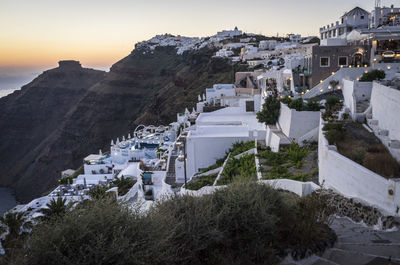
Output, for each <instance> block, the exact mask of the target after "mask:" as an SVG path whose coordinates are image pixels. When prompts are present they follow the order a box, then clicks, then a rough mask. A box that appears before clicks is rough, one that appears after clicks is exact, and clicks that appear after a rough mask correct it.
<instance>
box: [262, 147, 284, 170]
mask: <svg viewBox="0 0 400 265" xmlns="http://www.w3.org/2000/svg"><path fill="white" fill-rule="evenodd" d="M258 156H259V157H260V158H263V159H266V160H267V161H266V162H264V163H265V164H266V165H268V166H280V165H282V164H284V163H286V161H287V157H286V155H285V154H281V153H274V152H272V151H271V149H267V150H265V151H264V152H262V153H260V154H259V155H258Z"/></svg>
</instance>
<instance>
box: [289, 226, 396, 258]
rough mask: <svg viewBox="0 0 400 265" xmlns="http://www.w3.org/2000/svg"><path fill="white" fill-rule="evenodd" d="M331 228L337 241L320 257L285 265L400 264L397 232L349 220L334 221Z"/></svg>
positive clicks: (314, 256)
mask: <svg viewBox="0 0 400 265" xmlns="http://www.w3.org/2000/svg"><path fill="white" fill-rule="evenodd" d="M330 227H331V228H332V229H333V230H334V231H335V233H336V235H337V237H338V240H337V242H336V244H335V245H334V247H333V248H330V249H327V250H326V251H325V252H324V253H323V254H320V255H318V256H317V255H313V256H311V257H309V258H307V259H305V260H301V261H285V262H282V264H287V265H289V264H290V265H295V264H296V265H325V264H331V265H336V264H340V265H389V264H390V265H400V231H399V229H392V230H390V231H380V230H374V229H372V228H370V227H366V226H364V225H361V224H357V223H354V222H352V221H351V220H350V219H348V218H335V219H334V221H333V223H332V224H331V225H330Z"/></svg>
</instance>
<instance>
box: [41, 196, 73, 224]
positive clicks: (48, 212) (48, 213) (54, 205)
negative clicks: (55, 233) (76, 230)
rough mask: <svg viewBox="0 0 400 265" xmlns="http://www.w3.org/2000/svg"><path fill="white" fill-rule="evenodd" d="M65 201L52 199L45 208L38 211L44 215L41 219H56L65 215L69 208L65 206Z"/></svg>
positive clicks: (60, 198)
mask: <svg viewBox="0 0 400 265" xmlns="http://www.w3.org/2000/svg"><path fill="white" fill-rule="evenodd" d="M66 202H67V199H66V198H62V197H58V198H57V200H55V199H54V198H53V199H52V200H51V201H50V202H49V203H47V204H46V207H47V208H42V209H40V210H39V212H40V213H42V214H44V217H43V219H45V220H50V219H58V218H61V217H63V216H64V215H65V213H66V212H67V210H68V209H69V206H68V205H67V204H66Z"/></svg>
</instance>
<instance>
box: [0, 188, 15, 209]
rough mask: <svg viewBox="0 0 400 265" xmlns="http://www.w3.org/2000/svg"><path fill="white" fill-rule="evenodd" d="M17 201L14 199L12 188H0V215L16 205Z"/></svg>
mask: <svg viewBox="0 0 400 265" xmlns="http://www.w3.org/2000/svg"><path fill="white" fill-rule="evenodd" d="M17 204H18V202H17V201H16V199H15V196H14V193H13V190H12V189H9V188H0V215H3V214H4V213H5V212H7V211H8V210H10V209H12V208H13V207H14V206H16V205H17Z"/></svg>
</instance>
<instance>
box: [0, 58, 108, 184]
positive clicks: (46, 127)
mask: <svg viewBox="0 0 400 265" xmlns="http://www.w3.org/2000/svg"><path fill="white" fill-rule="evenodd" d="M104 74H105V72H102V71H97V70H90V69H83V68H81V66H80V65H79V63H78V62H76V64H75V65H71V66H63V65H62V62H60V67H58V68H55V69H52V70H49V71H45V72H44V73H43V74H41V75H39V76H38V77H37V78H36V79H35V80H33V81H32V82H31V83H29V84H28V85H26V86H24V87H22V89H21V90H20V91H15V92H14V93H13V94H11V95H8V96H6V97H4V98H1V99H0V165H1V166H0V185H2V186H10V185H12V186H14V187H19V181H22V180H23V181H25V180H26V179H25V178H24V177H25V176H27V175H30V176H32V178H31V179H29V180H28V181H27V182H26V183H23V185H27V186H29V185H31V189H32V190H34V189H36V188H38V187H37V186H36V184H37V183H36V179H41V180H40V182H44V183H46V184H48V183H49V178H48V176H44V175H42V174H40V173H39V175H31V174H30V172H32V169H33V168H35V165H36V163H37V159H36V156H37V155H39V154H41V153H42V152H44V150H45V149H46V148H47V145H46V141H48V139H49V137H51V135H54V134H56V133H57V130H58V129H59V126H60V124H61V123H62V122H63V121H64V120H65V119H66V114H67V112H68V111H69V110H70V109H71V108H72V107H73V106H74V105H75V104H77V102H79V101H80V100H81V98H82V97H83V96H84V95H85V93H86V92H87V90H88V89H89V88H90V87H91V86H93V85H94V84H96V83H97V82H99V81H100V80H101V79H103V77H104ZM40 190H41V191H43V189H40Z"/></svg>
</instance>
